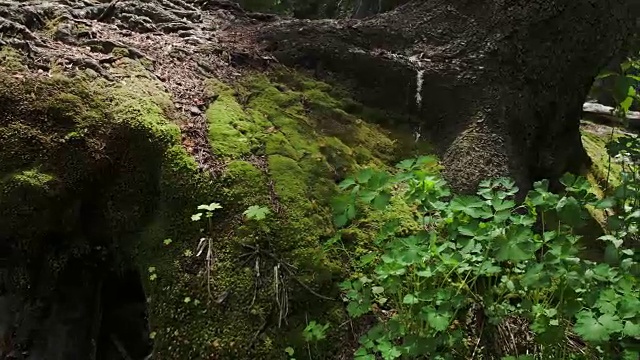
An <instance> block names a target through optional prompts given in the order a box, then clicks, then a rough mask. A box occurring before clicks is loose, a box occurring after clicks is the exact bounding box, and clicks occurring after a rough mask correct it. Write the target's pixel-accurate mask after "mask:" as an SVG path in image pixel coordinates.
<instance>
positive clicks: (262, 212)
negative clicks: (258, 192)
mask: <svg viewBox="0 0 640 360" xmlns="http://www.w3.org/2000/svg"><path fill="white" fill-rule="evenodd" d="M243 214H244V216H246V217H247V219H252V220H258V221H260V220H264V219H266V218H267V215H269V214H271V210H269V208H268V207H266V206H258V205H253V206H250V207H249V208H248V209H247V210H245V211H244V213H243Z"/></svg>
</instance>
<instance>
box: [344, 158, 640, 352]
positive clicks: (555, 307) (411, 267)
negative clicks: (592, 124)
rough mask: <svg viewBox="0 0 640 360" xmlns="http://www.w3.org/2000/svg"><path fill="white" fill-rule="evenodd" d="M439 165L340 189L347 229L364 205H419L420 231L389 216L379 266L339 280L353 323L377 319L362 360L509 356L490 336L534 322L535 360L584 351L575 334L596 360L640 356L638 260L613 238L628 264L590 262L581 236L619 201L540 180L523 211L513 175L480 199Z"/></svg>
mask: <svg viewBox="0 0 640 360" xmlns="http://www.w3.org/2000/svg"><path fill="white" fill-rule="evenodd" d="M434 163H435V159H432V158H428V157H423V158H419V159H413V160H406V161H403V162H402V163H400V164H398V166H397V172H395V173H393V174H392V173H388V172H381V171H374V170H364V171H362V172H360V173H358V174H356V176H354V177H352V178H348V179H346V180H344V181H343V182H342V183H341V184H340V188H341V189H342V190H343V191H344V194H342V195H341V196H339V197H338V198H337V199H336V201H335V203H334V209H335V211H336V212H335V223H336V224H337V225H339V226H346V225H348V224H349V223H350V222H352V221H353V220H355V219H356V218H357V217H358V215H359V212H358V209H361V208H363V207H370V208H373V209H380V210H384V209H385V208H386V206H387V204H388V203H389V201H390V199H391V198H392V197H397V198H399V199H402V200H404V201H406V202H407V203H408V204H409V205H411V206H412V208H413V209H414V211H413V214H412V215H413V217H414V220H415V221H416V222H417V223H419V224H420V227H421V230H419V231H416V232H413V233H411V234H406V233H404V232H401V231H400V229H399V228H398V224H399V221H397V220H398V219H391V220H390V221H389V223H388V224H387V225H385V226H382V227H381V228H380V234H379V236H378V238H379V239H380V247H381V249H380V251H381V252H382V254H381V256H374V257H370V259H368V261H369V262H371V264H373V265H374V267H373V270H372V271H370V272H368V273H365V275H364V276H359V277H357V278H354V279H350V280H348V281H345V282H343V283H342V284H341V289H342V290H343V294H344V295H343V296H344V300H345V301H346V302H347V303H348V306H347V310H348V312H349V314H350V315H351V316H352V317H354V318H357V317H360V316H362V315H364V314H369V313H372V314H375V315H377V318H378V322H377V324H376V325H375V326H374V327H373V328H372V329H371V330H370V331H369V332H368V333H367V334H365V335H364V336H363V337H362V338H361V339H360V344H361V347H360V349H358V351H357V352H356V353H355V359H358V360H374V359H376V358H377V357H380V358H382V359H385V360H389V359H396V358H421V357H424V356H427V357H429V358H437V359H461V358H473V357H474V356H475V355H476V354H477V353H478V352H479V351H484V352H489V353H491V355H492V356H493V355H496V353H503V351H502V350H501V349H496V348H495V345H493V344H495V342H493V341H491V339H492V338H493V337H495V336H496V334H497V333H498V329H499V327H500V326H501V324H504V323H505V322H508V321H510V319H514V318H518V319H524V320H526V321H527V322H528V324H529V331H530V332H531V334H532V336H534V338H535V342H536V343H537V344H538V346H537V347H536V348H537V349H538V351H539V354H537V358H569V357H570V356H574V355H576V352H575V351H574V350H575V349H573V348H572V347H570V346H569V341H568V337H571V336H574V335H572V334H577V335H578V336H580V337H582V339H583V340H584V341H585V342H587V344H588V345H589V346H588V347H587V348H586V350H584V351H588V352H590V353H591V354H597V355H598V356H614V354H624V356H627V357H629V356H636V358H637V356H638V348H637V347H636V345H634V344H635V343H634V342H635V341H637V340H638V339H640V333H638V332H637V331H636V330H637V329H638V326H639V325H640V306H639V305H640V300H638V298H637V294H639V293H640V286H639V284H638V274H639V272H640V269H639V268H638V263H637V261H636V259H635V257H634V256H635V255H634V252H633V251H632V250H631V249H625V248H623V247H622V246H621V244H622V243H621V241H620V240H619V238H618V237H617V236H616V235H615V234H614V233H612V234H608V236H607V237H603V238H602V239H600V241H604V242H606V243H611V244H613V245H614V247H615V249H616V256H617V259H618V260H619V261H617V262H616V263H615V264H612V263H598V262H592V261H588V260H585V259H582V258H581V256H580V254H581V251H582V247H581V245H580V241H579V240H580V237H579V236H578V235H576V229H578V228H580V227H581V226H582V225H583V224H584V220H585V218H586V216H587V213H586V210H585V206H586V205H589V206H592V207H595V208H600V209H603V208H609V207H610V205H612V202H611V201H610V200H609V199H605V200H601V199H598V198H597V197H596V196H595V195H594V194H593V193H592V192H591V191H590V185H589V183H588V182H587V181H586V180H585V179H584V178H581V177H576V176H573V175H565V176H564V177H563V178H562V179H561V183H562V184H563V185H564V186H565V191H564V192H563V193H562V194H556V193H552V192H550V191H549V183H548V181H540V182H537V183H535V184H534V187H533V189H532V190H531V191H529V193H528V194H527V196H526V198H525V200H524V201H523V202H521V203H518V202H516V200H515V196H516V194H518V192H519V189H518V188H517V187H516V186H515V183H514V182H513V181H511V180H509V179H492V180H486V181H483V182H482V183H480V186H479V190H478V192H477V194H476V195H455V194H452V192H451V191H450V189H449V188H448V187H447V185H446V182H445V181H444V180H443V179H442V178H441V177H440V176H439V175H438V173H437V172H436V171H434V169H435V168H436V167H435V166H434ZM394 220H395V221H394ZM367 256H368V255H367ZM471 318H475V319H476V320H475V321H472V323H474V324H473V326H471V325H468V323H469V320H470V319H471ZM470 337H471V338H473V339H475V340H474V341H469V338H470ZM558 354H560V355H558ZM572 354H573V355H572ZM503 355H505V356H507V355H514V354H503ZM616 356H617V355H616Z"/></svg>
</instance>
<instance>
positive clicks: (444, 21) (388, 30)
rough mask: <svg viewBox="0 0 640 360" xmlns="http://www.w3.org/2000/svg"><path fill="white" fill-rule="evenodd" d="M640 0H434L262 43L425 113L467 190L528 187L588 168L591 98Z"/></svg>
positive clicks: (370, 94)
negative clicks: (500, 181)
mask: <svg viewBox="0 0 640 360" xmlns="http://www.w3.org/2000/svg"><path fill="white" fill-rule="evenodd" d="M630 3H631V2H628V1H622V0H599V1H588V2H585V1H575V0H555V1H554V0H539V1H529V0H513V1H504V0H485V1H476V0H425V1H415V2H412V3H409V4H407V5H405V6H402V7H400V8H398V9H396V10H395V11H392V12H390V13H386V14H383V15H380V16H377V17H373V18H369V19H366V20H362V21H354V20H349V21H344V22H296V21H292V22H287V23H284V24H283V23H278V24H273V25H271V26H269V27H268V28H266V29H263V31H262V34H263V35H262V39H263V40H264V41H265V43H266V44H267V49H269V50H270V51H271V52H272V53H273V54H274V55H275V56H276V57H277V58H278V59H279V60H280V61H281V62H283V63H285V64H288V65H302V66H306V67H310V68H322V69H326V70H329V71H331V72H333V73H337V74H338V75H340V76H341V77H342V78H344V79H347V80H349V82H350V83H354V84H356V85H357V86H355V89H357V91H358V92H359V94H360V97H361V98H362V100H363V101H364V102H366V103H369V104H375V105H377V106H382V107H389V108H394V109H396V110H400V111H404V112H406V113H409V114H415V115H417V116H419V118H420V120H421V129H422V131H424V132H425V134H423V135H424V136H426V137H427V138H429V139H430V140H431V141H432V142H433V143H434V145H435V146H436V148H437V149H438V151H439V153H440V155H441V157H442V160H443V162H444V165H445V169H446V170H445V175H446V177H447V178H448V180H449V181H450V183H451V184H452V185H453V186H454V188H456V189H457V190H459V191H463V192H470V191H473V190H474V189H475V188H476V186H477V184H478V182H479V181H480V180H481V179H482V178H486V177H498V176H508V177H512V178H514V179H515V180H516V182H517V183H518V185H519V186H520V187H521V188H522V189H526V188H528V187H529V186H530V185H531V183H532V181H535V180H537V179H540V178H552V179H553V178H557V177H559V176H561V175H562V174H563V173H565V172H567V171H573V172H577V171H579V170H580V169H581V168H582V167H583V166H584V165H586V164H588V162H589V158H588V156H587V154H586V152H585V150H584V148H583V147H582V143H581V139H580V133H579V120H580V114H581V111H582V104H583V102H584V100H585V98H586V96H587V94H588V92H589V89H590V87H591V84H592V83H593V81H594V78H595V76H596V75H597V74H598V72H599V70H600V69H602V68H603V67H604V66H605V65H607V63H608V62H609V60H610V58H611V56H610V54H617V53H619V52H620V50H621V49H622V48H623V47H624V46H625V45H626V44H627V43H628V40H629V39H630V35H631V34H632V32H633V31H634V30H635V28H634V27H635V26H636V22H635V17H634V16H633V15H632V14H631V12H630V9H631V6H636V5H637V4H635V3H633V4H630Z"/></svg>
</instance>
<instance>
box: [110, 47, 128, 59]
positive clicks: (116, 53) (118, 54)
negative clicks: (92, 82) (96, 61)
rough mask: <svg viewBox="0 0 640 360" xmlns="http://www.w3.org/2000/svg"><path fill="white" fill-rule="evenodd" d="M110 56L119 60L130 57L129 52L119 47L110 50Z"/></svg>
mask: <svg viewBox="0 0 640 360" xmlns="http://www.w3.org/2000/svg"><path fill="white" fill-rule="evenodd" d="M111 54H113V56H115V57H119V58H126V57H129V56H130V55H129V50H128V49H125V48H121V47H114V48H113V50H111Z"/></svg>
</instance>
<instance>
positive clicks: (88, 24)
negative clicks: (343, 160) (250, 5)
mask: <svg viewBox="0 0 640 360" xmlns="http://www.w3.org/2000/svg"><path fill="white" fill-rule="evenodd" d="M275 20H277V18H275V17H273V16H271V15H266V14H252V13H247V12H245V11H244V10H242V9H241V8H239V7H238V5H236V4H235V3H233V2H231V1H226V0H215V1H202V2H201V4H197V2H191V3H187V2H185V1H182V0H157V1H149V2H139V1H135V0H124V1H117V0H116V1H112V2H111V3H105V2H103V1H99V0H75V1H73V0H72V1H62V0H61V1H47V2H41V1H12V0H0V49H3V52H2V53H0V60H2V57H4V58H7V57H10V55H9V53H8V50H7V49H6V48H7V47H11V48H13V49H15V50H18V51H19V52H20V53H21V55H23V56H24V58H23V59H21V61H20V62H21V63H22V64H26V65H27V66H28V71H30V72H32V73H34V75H37V76H51V75H52V73H53V72H55V71H62V72H65V73H66V72H72V71H74V70H77V69H80V70H88V71H92V72H95V73H96V74H97V75H99V76H102V77H104V78H106V79H107V80H110V81H125V79H126V78H127V77H128V76H131V74H114V73H113V72H112V71H110V70H111V68H112V64H114V63H115V62H116V61H117V60H118V59H120V58H121V57H123V56H124V57H129V58H131V59H134V60H137V61H139V62H140V63H141V64H142V65H143V66H144V67H145V68H146V70H148V74H150V75H151V76H152V77H154V78H155V79H156V80H159V81H161V82H162V83H163V84H164V86H165V88H166V90H167V91H168V92H169V93H170V94H171V95H172V97H173V102H174V105H175V109H176V110H177V113H174V114H171V115H172V118H174V120H175V121H176V122H177V123H178V124H179V125H180V127H181V130H182V137H183V144H184V147H185V148H186V149H187V150H188V151H189V153H191V154H192V155H193V156H194V158H195V159H196V160H197V161H198V163H199V164H200V166H201V168H203V169H206V170H209V171H212V172H214V173H216V172H218V170H220V167H221V163H220V161H218V160H216V159H215V157H214V156H213V155H212V153H211V147H210V146H209V144H208V141H209V140H208V138H207V124H206V119H205V117H204V111H205V110H206V108H207V107H208V105H209V103H211V102H212V101H213V100H214V99H215V96H216V94H213V93H211V91H208V90H207V89H206V86H205V80H206V79H208V78H216V79H219V80H222V81H225V82H228V83H233V81H234V79H239V78H240V77H242V75H243V74H244V73H245V72H246V71H247V69H249V68H253V69H256V68H258V69H263V68H264V67H265V66H268V65H269V64H270V63H272V62H274V61H275V59H273V58H272V57H270V56H265V55H263V54H262V53H261V52H260V50H259V48H258V46H256V42H255V40H254V38H255V36H253V35H254V33H255V32H256V31H257V26H258V25H260V24H264V23H265V22H270V21H275ZM231 25H233V26H231ZM5 60H6V59H5ZM174 111H175V110H174Z"/></svg>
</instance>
